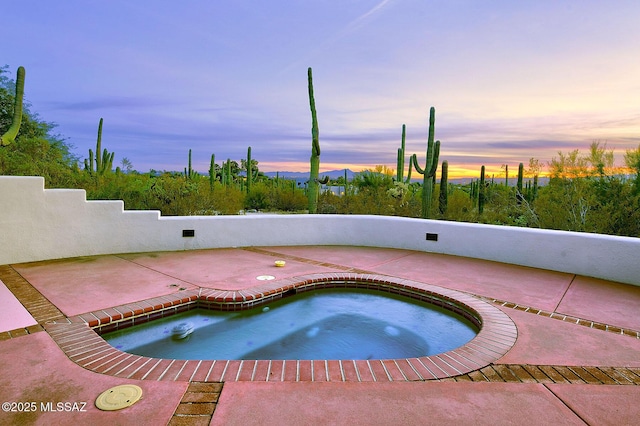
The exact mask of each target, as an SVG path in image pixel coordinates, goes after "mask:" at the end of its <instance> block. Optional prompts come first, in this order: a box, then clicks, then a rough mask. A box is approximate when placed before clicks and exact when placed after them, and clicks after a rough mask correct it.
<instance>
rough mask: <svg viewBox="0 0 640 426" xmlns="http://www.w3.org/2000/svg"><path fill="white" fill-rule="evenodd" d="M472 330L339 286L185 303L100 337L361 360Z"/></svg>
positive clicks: (124, 342) (139, 348)
mask: <svg viewBox="0 0 640 426" xmlns="http://www.w3.org/2000/svg"><path fill="white" fill-rule="evenodd" d="M176 330H177V332H176ZM477 332H478V327H477V326H476V325H474V324H473V323H472V322H471V321H469V320H468V319H466V318H464V317H462V316H461V315H458V314H456V313H454V312H451V311H450V310H447V309H444V308H442V307H439V306H435V305H433V304H430V303H426V302H422V301H417V300H415V299H412V298H409V297H407V296H399V295H395V294H392V293H388V292H382V291H375V290H366V289H349V288H344V289H328V290H315V291H308V292H304V293H300V294H296V295H293V296H289V297H285V298H282V299H279V300H273V301H271V302H269V303H266V304H264V305H260V306H256V307H253V308H251V309H248V310H242V311H226V312H224V311H214V310H205V309H196V310H191V311H188V312H184V313H180V314H177V315H174V316H170V317H166V318H163V319H160V320H155V321H152V322H148V323H145V324H141V325H137V326H134V327H130V328H127V329H124V330H119V331H114V332H111V333H106V334H104V335H103V336H102V337H103V338H104V339H105V340H106V341H107V342H109V343H110V344H111V345H112V346H114V347H115V348H116V349H119V350H122V351H125V352H128V353H133V354H137V355H143V356H150V357H156V358H176V359H242V360H247V359H257V360H263V359H357V360H361V359H392V358H407V357H420V356H428V355H435V354H438V353H443V352H446V351H449V350H452V349H455V348H457V347H459V346H462V345H464V344H465V343H467V342H468V341H470V340H471V339H473V338H474V337H475V336H476V334H477Z"/></svg>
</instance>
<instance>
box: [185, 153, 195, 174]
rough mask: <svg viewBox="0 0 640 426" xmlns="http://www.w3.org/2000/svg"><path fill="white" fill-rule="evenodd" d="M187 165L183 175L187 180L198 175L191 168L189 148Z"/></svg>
mask: <svg viewBox="0 0 640 426" xmlns="http://www.w3.org/2000/svg"><path fill="white" fill-rule="evenodd" d="M187 165H188V167H185V169H184V177H185V178H187V180H192V179H195V178H196V177H197V176H198V172H196V171H195V170H193V168H191V150H189V162H188V164H187Z"/></svg>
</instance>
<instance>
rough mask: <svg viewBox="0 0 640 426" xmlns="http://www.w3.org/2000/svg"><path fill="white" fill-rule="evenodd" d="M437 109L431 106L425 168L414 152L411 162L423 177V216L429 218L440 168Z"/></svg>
mask: <svg viewBox="0 0 640 426" xmlns="http://www.w3.org/2000/svg"><path fill="white" fill-rule="evenodd" d="M435 121H436V109H435V108H434V107H431V110H430V111H429V139H427V154H426V157H427V160H426V164H425V166H424V169H423V168H422V167H420V165H419V164H418V157H417V155H416V154H413V156H412V157H411V163H412V164H413V167H414V168H415V169H416V171H417V172H418V173H420V174H421V175H423V179H422V218H423V219H427V218H428V217H429V216H430V214H431V198H432V195H433V180H434V177H435V175H436V170H437V168H438V157H439V156H440V141H436V142H435V143H434V142H433V138H434V134H435Z"/></svg>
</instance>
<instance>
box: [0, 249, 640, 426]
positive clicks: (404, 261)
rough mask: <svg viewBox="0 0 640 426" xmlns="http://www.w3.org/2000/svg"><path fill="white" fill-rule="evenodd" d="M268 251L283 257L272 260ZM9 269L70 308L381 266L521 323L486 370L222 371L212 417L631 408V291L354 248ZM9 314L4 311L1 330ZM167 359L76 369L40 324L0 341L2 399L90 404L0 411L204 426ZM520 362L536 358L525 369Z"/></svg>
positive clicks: (495, 418) (587, 414)
mask: <svg viewBox="0 0 640 426" xmlns="http://www.w3.org/2000/svg"><path fill="white" fill-rule="evenodd" d="M276 259H283V260H286V262H287V266H286V267H284V268H275V267H274V266H273V262H274V260H276ZM11 267H12V269H13V270H14V271H17V272H18V273H19V274H20V275H21V276H22V277H24V278H25V279H26V280H27V281H28V282H29V283H30V284H31V285H32V286H33V287H35V289H37V290H38V291H39V292H40V293H41V294H42V295H44V296H45V297H46V298H47V299H48V301H49V302H51V303H52V304H53V305H55V307H57V308H58V309H59V310H60V311H62V314H64V315H66V316H67V317H73V316H77V315H81V314H85V313H88V312H94V311H99V310H105V312H111V311H110V310H109V308H112V307H114V306H119V305H125V304H133V303H135V302H139V301H142V300H146V299H150V298H165V297H168V298H171V297H174V295H176V294H177V293H179V292H183V293H188V292H190V291H196V290H197V289H202V288H206V289H211V291H215V290H214V289H218V290H224V291H228V292H236V291H240V290H243V289H250V288H251V287H255V286H256V285H258V284H259V281H257V280H256V277H257V276H259V275H274V276H276V278H277V279H279V280H283V279H288V278H293V277H297V276H301V275H308V274H316V273H330V272H336V273H342V274H344V273H360V274H367V273H368V274H379V275H389V276H392V277H396V279H406V280H412V281H416V282H421V283H425V284H433V285H437V286H441V287H444V288H448V289H452V290H458V291H462V292H465V293H469V294H472V295H475V296H478V297H480V298H482V299H483V300H485V301H490V302H491V301H494V300H495V302H492V303H493V304H494V306H497V307H498V308H499V309H500V310H502V312H504V313H506V314H507V315H508V316H509V317H510V318H511V319H512V320H513V322H514V323H515V325H516V326H517V331H518V337H517V340H516V342H515V345H513V347H512V348H511V349H510V350H509V351H508V352H507V353H505V354H504V355H503V356H501V357H500V358H499V359H497V360H495V361H494V362H493V363H492V365H491V367H488V368H487V369H482V370H478V371H476V372H472V373H469V374H465V375H462V376H460V377H459V378H453V379H452V378H448V379H444V381H438V380H432V381H384V382H381V381H367V382H366V383H365V382H359V381H357V380H356V381H353V382H342V381H340V382H333V381H328V382H323V383H318V382H308V381H307V382H296V381H291V382H277V383H276V382H274V383H271V382H266V381H265V382H256V381H253V382H252V381H226V382H225V385H224V388H223V390H222V393H221V395H220V400H219V401H218V403H217V407H216V408H215V413H214V415H213V419H212V420H211V424H221V425H222V424H224V425H232V424H240V423H242V424H243V425H250V424H261V425H262V424H442V423H445V422H447V423H452V424H522V423H523V421H529V422H532V423H537V424H584V423H587V424H632V423H633V422H634V421H635V420H637V418H638V417H639V416H640V406H639V405H638V404H637V400H638V398H639V397H640V386H636V385H638V384H640V370H639V369H638V368H639V367H640V355H639V354H640V339H639V338H638V331H639V330H640V320H639V318H640V317H639V316H638V315H637V307H638V306H640V287H634V286H629V285H623V284H619V283H610V282H605V281H602V280H594V279H590V278H586V277H579V276H578V277H576V276H574V275H571V274H564V273H556V272H550V271H542V270H537V269H532V268H524V267H517V266H512V265H504V264H500V263H496V262H485V261H479V260H474V259H466V258H459V257H452V256H445V255H438V254H429V253H419V252H412V251H404V250H393V249H383V248H363V247H264V248H252V249H223V250H200V251H192V252H175V253H147V254H128V255H111V256H97V257H87V258H76V259H67V260H58V261H48V262H37V263H29V264H16V265H11ZM7 287H10V286H9V285H7ZM498 301H500V302H498ZM551 316H552V317H551ZM36 319H37V317H36ZM11 324H12V323H10V322H7V321H6V320H3V319H2V317H0V330H3V329H7V327H11ZM79 326H83V325H82V324H79ZM84 327H85V328H86V326H84ZM49 328H51V326H47V329H49ZM54 328H55V327H54ZM87 330H88V329H87ZM10 334H11V336H14V335H19V334H20V333H17V334H16V333H10ZM56 338H57V337H56ZM5 339H6V337H5ZM57 341H58V343H59V340H57ZM125 357H126V356H125ZM174 364H175V365H174ZM123 365H124V364H121V365H120V367H122V366H123ZM176 365H177V363H173V364H172V363H169V364H168V365H167V366H166V367H163V368H160V367H158V368H159V369H160V370H161V371H163V373H162V377H155V378H154V377H146V378H145V380H139V378H135V377H134V375H131V376H129V378H127V377H128V376H124V377H113V376H112V375H109V374H108V372H107V374H99V373H96V372H92V371H89V370H87V369H84V368H82V367H80V366H78V365H77V364H76V363H74V362H72V361H71V360H70V359H69V358H68V357H67V356H66V355H65V352H63V351H62V349H60V347H59V346H58V345H56V343H55V341H54V340H53V339H52V338H51V337H50V336H49V334H47V333H45V332H35V333H34V334H29V335H24V336H21V337H16V338H11V339H8V340H1V341H0V374H2V377H3V386H1V387H0V400H1V401H0V402H6V401H9V402H11V401H16V402H18V401H23V402H24V401H27V400H29V401H35V402H37V403H38V404H39V403H40V402H47V401H71V402H73V401H81V402H87V410H88V411H87V412H80V413H50V412H47V413H43V412H36V413H4V412H0V424H5V423H6V424H69V423H70V422H71V423H83V424H87V423H91V424H94V425H100V424H110V425H111V424H123V423H130V422H135V423H136V424H154V425H155V424H166V423H169V422H172V424H186V423H180V422H186V421H189V422H192V421H193V422H197V421H200V422H201V423H199V424H207V423H208V422H209V420H207V417H206V416H203V417H202V418H198V417H197V416H192V417H188V418H187V417H179V416H176V415H174V413H176V412H178V413H179V412H182V411H181V408H180V407H182V408H183V409H185V410H186V409H188V406H187V405H184V401H185V398H186V399H188V398H195V396H194V395H196V394H195V393H192V392H190V391H189V389H187V386H188V382H187V381H185V377H187V376H188V377H190V378H192V380H193V379H196V377H193V375H191V376H189V375H188V374H186V373H187V372H186V371H185V369H186V370H188V369H190V368H192V369H193V371H196V366H195V364H194V363H192V364H182V365H181V366H180V368H178V369H175V368H176ZM522 366H525V367H527V368H528V366H532V367H531V368H530V369H528V370H527V371H529V373H528V374H527V373H526V372H524V373H523V371H524V370H523V368H522ZM536 366H538V367H536ZM551 366H555V367H551ZM572 366H573V367H572ZM211 367H212V369H213V365H212V366H211ZM105 368H108V366H107V367H105ZM132 368H133V367H132ZM171 368H174V370H172V369H171ZM283 368H284V367H283ZM116 369H119V368H118V367H114V368H111V369H110V371H111V372H113V371H114V370H116ZM239 371H240V370H239ZM498 375H499V376H502V377H498V378H501V379H503V380H502V381H504V383H498V382H497V381H499V380H496V377H494V376H498ZM509 375H510V376H509ZM238 376H239V374H238ZM168 377H172V378H173V379H172V380H168ZM150 379H155V380H150ZM186 380H189V379H186ZM474 380H480V382H476V381H474ZM563 382H564V384H562V383H563ZM5 383H6V386H5ZM122 383H135V384H139V385H140V386H141V387H142V388H143V391H144V399H143V400H142V401H140V402H138V403H137V404H136V405H134V406H132V407H130V408H127V409H125V410H123V411H120V412H117V413H108V412H101V411H99V410H97V409H96V408H95V407H94V406H93V402H94V400H95V398H96V397H97V396H98V394H99V393H100V392H102V391H103V390H105V389H107V388H108V387H111V386H114V385H116V384H122ZM595 383H598V384H595ZM624 384H627V385H626V386H625V385H624ZM181 400H182V401H183V404H180V401H181ZM179 404H180V407H179ZM204 405H206V404H204ZM185 407H187V408H185ZM194 407H195V406H194ZM198 407H199V406H198ZM194 409H195V408H194ZM176 410H177V411H176ZM191 414H193V413H191ZM172 416H173V417H172ZM209 418H210V417H209ZM202 422H204V423H202ZM194 424H197V423H194Z"/></svg>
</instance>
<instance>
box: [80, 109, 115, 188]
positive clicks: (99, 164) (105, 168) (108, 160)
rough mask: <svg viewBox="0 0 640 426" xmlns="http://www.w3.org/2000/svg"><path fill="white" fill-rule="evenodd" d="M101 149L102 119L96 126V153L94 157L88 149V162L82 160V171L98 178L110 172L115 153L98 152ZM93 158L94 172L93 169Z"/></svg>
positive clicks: (105, 150)
mask: <svg viewBox="0 0 640 426" xmlns="http://www.w3.org/2000/svg"><path fill="white" fill-rule="evenodd" d="M101 149H102V118H101V119H100V123H99V124H98V140H97V142H96V153H95V157H94V154H93V151H92V150H91V149H89V161H87V160H86V159H85V160H84V169H85V170H86V171H88V172H89V173H91V174H93V172H94V171H95V173H96V174H97V175H98V176H102V175H104V174H105V173H107V172H110V171H111V169H112V168H113V156H114V154H115V153H113V152H111V153H110V152H109V151H107V148H105V149H104V151H102V152H100V150H101ZM94 158H95V165H96V168H95V170H94V169H93V164H94Z"/></svg>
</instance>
